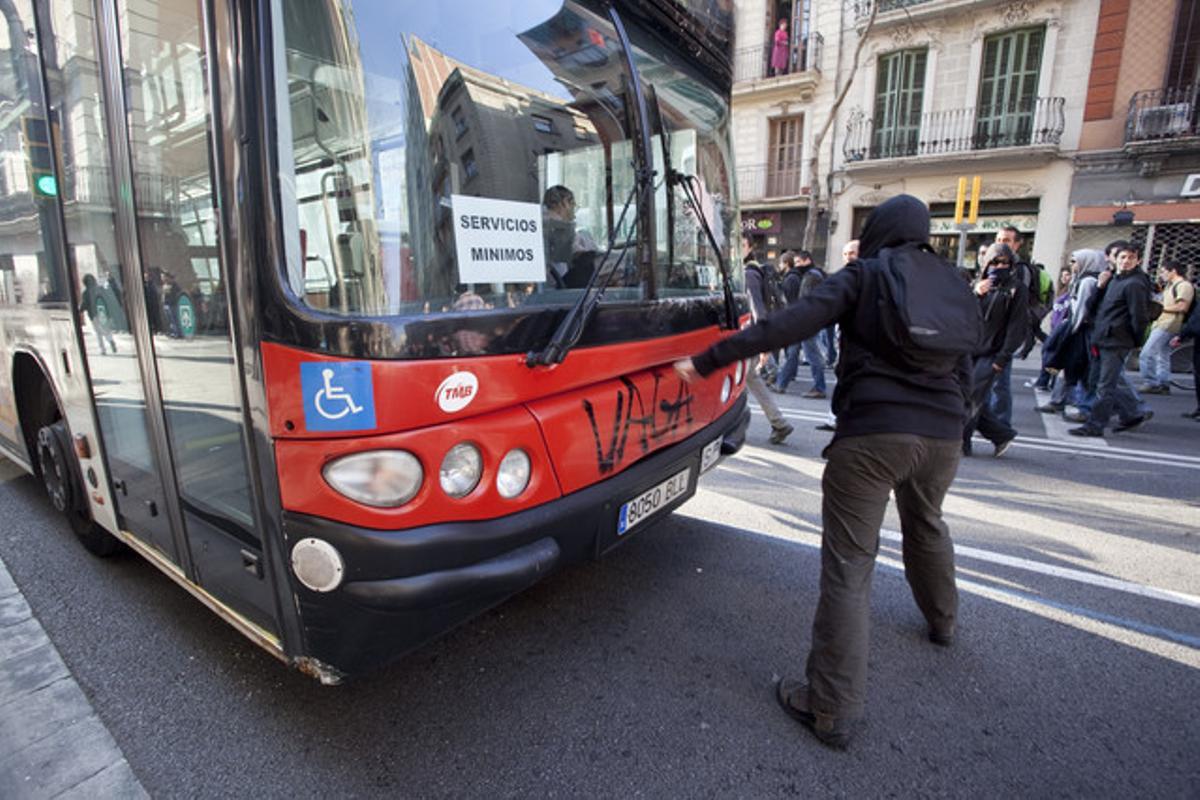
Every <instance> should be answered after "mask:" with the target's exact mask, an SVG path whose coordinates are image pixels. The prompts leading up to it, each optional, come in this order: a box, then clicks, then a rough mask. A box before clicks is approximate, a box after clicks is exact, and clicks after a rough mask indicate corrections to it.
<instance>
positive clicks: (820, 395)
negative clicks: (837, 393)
mask: <svg viewBox="0 0 1200 800" xmlns="http://www.w3.org/2000/svg"><path fill="white" fill-rule="evenodd" d="M800 396H801V397H803V398H804V399H806V400H824V399H825V393H824V392H822V391H821V390H820V389H809V390H808V391H807V392H805V393H804V394H802V395H800Z"/></svg>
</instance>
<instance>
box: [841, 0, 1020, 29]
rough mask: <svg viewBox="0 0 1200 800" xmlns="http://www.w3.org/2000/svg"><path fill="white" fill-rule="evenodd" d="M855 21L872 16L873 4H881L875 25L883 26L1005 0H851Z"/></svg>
mask: <svg viewBox="0 0 1200 800" xmlns="http://www.w3.org/2000/svg"><path fill="white" fill-rule="evenodd" d="M851 2H852V7H853V10H854V21H855V22H856V23H857V24H859V25H862V24H865V23H866V21H867V18H868V17H870V16H871V8H872V6H874V5H876V4H878V5H879V13H878V14H877V15H876V17H875V26H876V27H878V28H882V27H885V26H890V25H899V24H901V23H904V22H909V21H913V22H917V21H920V20H923V19H926V18H932V17H941V16H944V15H945V14H946V13H947V12H950V11H957V10H960V9H964V8H974V7H979V8H983V7H986V6H992V5H999V4H1000V3H1002V2H1005V0H851Z"/></svg>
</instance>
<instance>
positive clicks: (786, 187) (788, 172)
mask: <svg viewBox="0 0 1200 800" xmlns="http://www.w3.org/2000/svg"><path fill="white" fill-rule="evenodd" d="M737 186H738V201H739V202H742V203H745V202H746V201H748V200H768V199H772V198H778V197H797V196H799V195H801V194H806V191H805V187H803V186H801V184H800V164H799V163H795V164H788V165H786V166H783V167H776V166H774V165H771V164H750V165H747V166H742V167H738V168H737Z"/></svg>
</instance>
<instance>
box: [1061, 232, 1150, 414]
mask: <svg viewBox="0 0 1200 800" xmlns="http://www.w3.org/2000/svg"><path fill="white" fill-rule="evenodd" d="M1096 290H1097V291H1096V294H1095V295H1093V296H1092V299H1091V300H1090V301H1089V305H1090V306H1091V307H1094V308H1095V309H1096V312H1095V317H1094V320H1095V321H1094V322H1093V323H1092V340H1091V343H1092V347H1093V348H1095V349H1096V351H1097V352H1098V353H1099V357H1098V362H1099V370H1100V377H1099V380H1098V381H1097V384H1096V402H1095V404H1094V405H1093V406H1092V410H1091V413H1090V414H1088V419H1087V422H1085V423H1084V424H1083V425H1081V426H1079V427H1078V428H1071V429H1070V430H1068V431H1067V433H1069V434H1071V435H1072V436H1103V435H1104V428H1105V426H1107V425H1108V421H1109V418H1110V417H1111V416H1112V415H1113V412H1114V411H1115V412H1116V413H1117V419H1118V422H1117V425H1116V426H1115V427H1114V428H1113V430H1114V432H1117V433H1119V432H1121V431H1128V430H1133V429H1134V428H1136V427H1138V426H1139V425H1141V424H1142V423H1144V422H1146V421H1147V420H1149V419H1150V418H1151V417H1153V416H1154V412H1152V411H1150V410H1149V409H1145V410H1143V409H1142V407H1141V403H1140V398H1138V396H1137V394H1136V393H1135V392H1134V391H1133V387H1131V386H1129V384H1128V382H1124V383H1123V382H1122V378H1123V376H1124V374H1125V361H1126V359H1128V357H1129V352H1130V351H1131V350H1133V348H1134V347H1136V346H1137V344H1138V343H1139V342H1140V341H1141V339H1142V334H1143V332H1144V331H1145V329H1146V325H1148V324H1149V323H1150V320H1151V318H1152V317H1151V312H1150V291H1151V287H1150V276H1148V275H1147V274H1146V273H1144V272H1142V271H1141V270H1140V269H1138V251H1137V249H1136V248H1134V247H1133V246H1132V245H1129V244H1125V245H1122V246H1121V248H1120V250H1119V251H1118V252H1117V269H1116V272H1115V273H1114V272H1113V271H1111V270H1105V271H1104V272H1101V273H1100V276H1099V278H1097V281H1096Z"/></svg>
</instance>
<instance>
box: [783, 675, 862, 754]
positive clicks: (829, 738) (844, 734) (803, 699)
mask: <svg viewBox="0 0 1200 800" xmlns="http://www.w3.org/2000/svg"><path fill="white" fill-rule="evenodd" d="M775 699H776V700H778V701H779V706H780V708H782V709H783V710H784V711H786V712H787V713H788V715H789V716H791V718H792V719H794V720H796V721H797V722H799V723H800V724H801V725H803V726H804V727H806V728H808V729H809V730H810V731H812V734H813V736H816V737H817V739H818V741H820V742H821V744H823V745H825V746H827V747H832V748H834V749H835V750H845V749H846V748H847V747H848V746H849V745H850V740H851V739H852V738H853V735H854V733H853V731H852V730H851V726H850V721H849V720H846V719H839V718H838V717H834V716H831V715H829V714H822V713H821V712H819V711H813V710H811V709H810V708H809V707H808V684H806V683H803V682H801V681H798V680H794V679H788V678H784V679H782V680H780V681H779V682H778V683H777V684H775Z"/></svg>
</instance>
